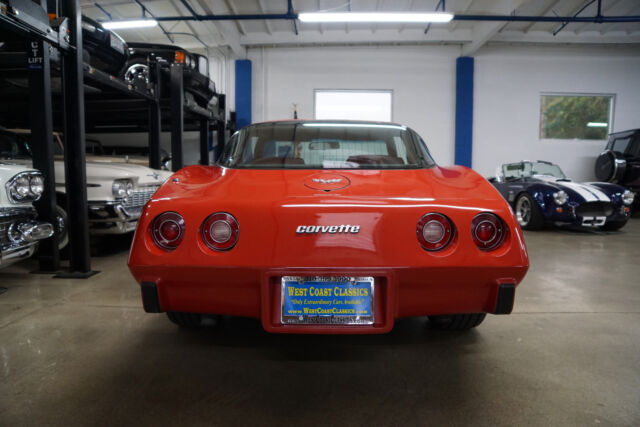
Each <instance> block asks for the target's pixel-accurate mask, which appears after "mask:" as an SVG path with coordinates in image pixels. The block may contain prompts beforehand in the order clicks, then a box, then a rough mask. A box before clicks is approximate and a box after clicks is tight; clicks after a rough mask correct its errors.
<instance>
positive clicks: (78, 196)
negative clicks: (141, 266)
mask: <svg viewBox="0 0 640 427" xmlns="http://www.w3.org/2000/svg"><path fill="white" fill-rule="evenodd" d="M62 8H63V10H62V15H63V16H66V17H68V19H69V32H70V36H71V46H72V48H71V49H69V51H68V52H66V53H64V54H63V55H62V86H63V87H62V93H63V96H62V102H63V111H64V145H65V147H64V148H65V150H64V168H65V176H66V179H65V185H66V193H67V206H66V208H67V224H68V228H67V229H68V232H69V245H70V258H69V270H68V271H65V272H61V273H59V274H57V275H56V277H60V278H87V277H90V276H92V275H94V274H95V273H97V272H95V271H92V270H91V258H90V245H89V207H88V203H87V170H86V151H85V150H86V147H85V144H86V142H85V123H84V86H83V84H84V71H83V60H82V57H83V55H82V52H83V50H82V21H81V10H80V4H79V0H67V1H64V2H62Z"/></svg>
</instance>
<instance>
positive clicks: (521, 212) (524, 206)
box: [515, 193, 544, 230]
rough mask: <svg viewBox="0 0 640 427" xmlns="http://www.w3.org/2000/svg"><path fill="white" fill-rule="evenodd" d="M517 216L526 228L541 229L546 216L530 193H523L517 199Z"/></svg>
mask: <svg viewBox="0 0 640 427" xmlns="http://www.w3.org/2000/svg"><path fill="white" fill-rule="evenodd" d="M515 212H516V218H517V219H518V224H520V227H522V228H523V229H525V230H541V229H542V228H543V227H544V218H543V217H542V212H541V211H540V206H538V202H537V201H535V199H534V198H533V197H531V195H529V194H528V193H522V194H520V196H518V199H517V200H516V208H515Z"/></svg>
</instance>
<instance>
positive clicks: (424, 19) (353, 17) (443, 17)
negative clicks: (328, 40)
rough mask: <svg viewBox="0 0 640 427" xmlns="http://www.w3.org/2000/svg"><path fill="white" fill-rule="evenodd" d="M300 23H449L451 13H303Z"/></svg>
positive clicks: (299, 17)
mask: <svg viewBox="0 0 640 427" xmlns="http://www.w3.org/2000/svg"><path fill="white" fill-rule="evenodd" d="M298 19H299V20H300V21H302V22H373V23H375V22H404V23H407V22H415V23H420V24H424V23H429V22H449V21H451V20H452V19H453V14H452V13H447V12H425V13H422V12H409V13H405V12H304V13H300V14H298Z"/></svg>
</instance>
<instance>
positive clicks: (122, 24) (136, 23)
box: [101, 19, 158, 30]
mask: <svg viewBox="0 0 640 427" xmlns="http://www.w3.org/2000/svg"><path fill="white" fill-rule="evenodd" d="M101 24H102V26H103V27H104V28H106V29H107V30H122V29H125V28H149V27H155V26H156V25H158V21H156V20H155V19H129V20H126V21H106V22H102V23H101Z"/></svg>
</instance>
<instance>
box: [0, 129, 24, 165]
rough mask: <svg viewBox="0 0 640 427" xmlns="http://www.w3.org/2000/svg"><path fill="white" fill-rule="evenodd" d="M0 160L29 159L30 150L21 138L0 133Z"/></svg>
mask: <svg viewBox="0 0 640 427" xmlns="http://www.w3.org/2000/svg"><path fill="white" fill-rule="evenodd" d="M0 158H2V159H5V160H11V159H30V158H31V149H30V147H29V144H28V143H27V141H25V140H24V139H23V138H22V137H20V136H18V135H15V134H10V133H0Z"/></svg>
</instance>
